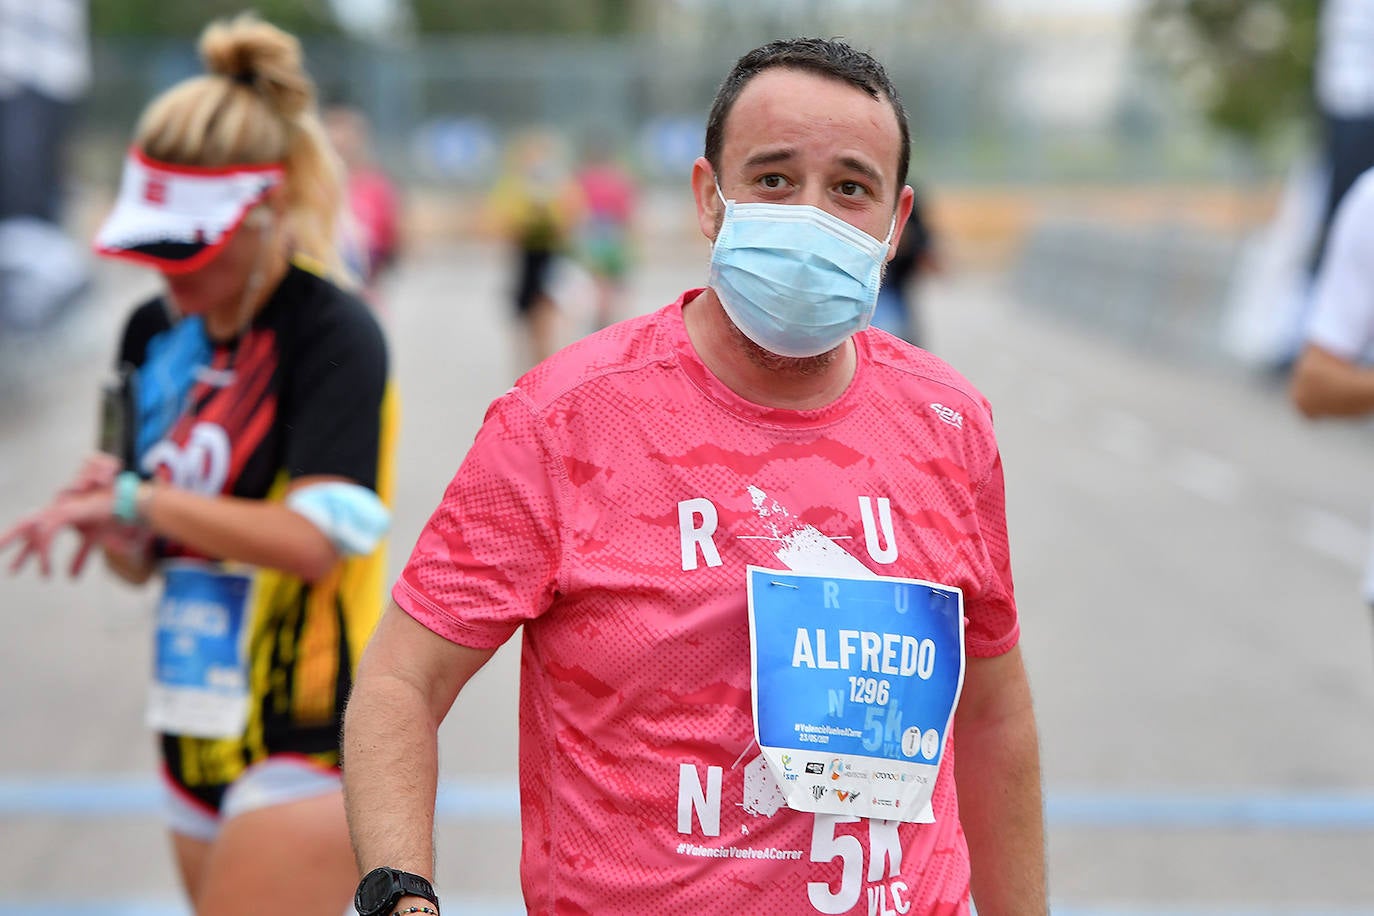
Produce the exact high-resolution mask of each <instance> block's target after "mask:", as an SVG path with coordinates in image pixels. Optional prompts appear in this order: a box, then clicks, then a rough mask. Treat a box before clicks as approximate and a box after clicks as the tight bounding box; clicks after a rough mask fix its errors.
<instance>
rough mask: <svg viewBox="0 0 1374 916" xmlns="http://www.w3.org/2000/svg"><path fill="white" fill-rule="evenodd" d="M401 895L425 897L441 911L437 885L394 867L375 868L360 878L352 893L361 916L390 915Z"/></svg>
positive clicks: (354, 906) (436, 909) (354, 903)
mask: <svg viewBox="0 0 1374 916" xmlns="http://www.w3.org/2000/svg"><path fill="white" fill-rule="evenodd" d="M402 897H423V898H425V899H426V900H428V901H429V902H430V903H432V904H434V911H435V912H436V913H437V912H438V911H439V895H438V894H436V893H434V885H432V884H430V883H429V882H428V881H426V880H425V879H424V878H421V877H420V876H419V875H412V874H411V873H410V872H408V871H400V870H399V869H395V868H374V869H372V871H370V872H368V873H367V874H365V875H363V880H361V881H359V882H358V893H356V894H354V895H353V908H354V909H355V910H357V911H358V913H359V916H391V914H392V913H393V912H394V909H393V908H394V907H395V906H396V901H397V900H400V899H401V898H402Z"/></svg>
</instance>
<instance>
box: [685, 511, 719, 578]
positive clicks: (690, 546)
mask: <svg viewBox="0 0 1374 916" xmlns="http://www.w3.org/2000/svg"><path fill="white" fill-rule="evenodd" d="M698 519H700V524H697V520H698ZM718 524H720V517H719V516H718V515H717V514H716V506H715V504H714V503H712V502H711V501H710V500H709V499H706V498H704V497H697V498H696V499H684V500H683V501H682V502H680V503H678V504H677V526H678V531H679V533H680V534H681V535H682V568H683V570H689V569H696V568H697V549H698V548H700V549H701V555H702V556H703V557H705V558H706V565H707V566H719V565H720V552H719V551H717V550H716V545H715V542H714V541H712V540H711V535H713V534H715V533H716V526H717V525H718Z"/></svg>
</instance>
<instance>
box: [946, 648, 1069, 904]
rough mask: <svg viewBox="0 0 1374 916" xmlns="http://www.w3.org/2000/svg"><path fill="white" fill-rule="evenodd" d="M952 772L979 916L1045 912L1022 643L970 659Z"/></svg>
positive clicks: (1036, 766)
mask: <svg viewBox="0 0 1374 916" xmlns="http://www.w3.org/2000/svg"><path fill="white" fill-rule="evenodd" d="M954 735H955V748H956V752H955V756H954V774H955V781H956V784H957V786H958V790H959V817H960V820H961V821H962V822H963V826H964V834H965V836H966V837H967V839H968V846H969V859H970V862H971V866H972V869H973V900H974V903H976V904H977V906H978V912H979V914H980V916H1044V914H1045V913H1047V912H1048V910H1049V903H1048V891H1047V887H1046V876H1045V823H1044V808H1043V801H1042V798H1041V790H1040V745H1039V738H1038V737H1037V734H1036V728H1035V713H1034V710H1033V709H1032V707H1031V697H1030V686H1029V684H1028V683H1027V681H1026V671H1025V668H1024V666H1023V664H1022V660H1021V650H1020V648H1014V649H1012V650H1011V651H1010V652H1008V653H1006V654H1005V655H1000V656H998V657H996V658H971V659H969V661H968V668H967V670H966V671H965V675H964V690H963V694H962V696H961V698H960V700H959V707H958V711H957V712H956V713H955V726H954Z"/></svg>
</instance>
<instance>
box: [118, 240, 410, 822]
mask: <svg viewBox="0 0 1374 916" xmlns="http://www.w3.org/2000/svg"><path fill="white" fill-rule="evenodd" d="M119 361H120V363H121V365H122V366H124V367H126V371H128V372H130V374H131V376H132V378H133V380H134V384H133V391H134V401H135V402H136V404H137V409H136V411H135V413H136V424H135V435H134V436H133V440H134V441H133V442H132V443H131V446H130V447H131V450H132V452H133V454H131V455H129V456H126V460H127V461H129V463H130V465H131V466H133V467H136V468H137V469H138V470H139V471H140V473H143V474H144V475H146V476H157V477H158V478H160V479H162V480H164V481H165V482H167V483H170V484H171V485H173V486H177V487H181V488H185V489H191V490H194V491H196V492H199V493H203V494H206V495H221V494H222V495H231V496H236V497H243V498H248V499H265V500H280V499H282V498H283V496H284V493H285V490H286V488H287V486H288V484H289V482H290V481H291V480H293V479H297V478H300V477H305V476H316V475H327V476H331V477H343V478H347V479H349V480H351V481H353V482H355V483H358V484H360V485H362V486H364V487H368V488H370V489H372V490H374V491H375V492H376V493H377V494H378V495H379V496H380V497H381V499H382V500H383V502H385V503H386V504H387V505H390V503H391V495H392V494H391V490H392V466H391V462H392V453H393V442H394V425H395V421H396V404H395V395H394V392H393V390H392V386H391V384H390V382H389V373H388V363H387V352H386V344H385V340H384V338H383V335H382V332H381V329H380V328H379V327H378V325H377V322H376V320H375V319H374V318H373V315H372V312H371V311H370V309H369V308H368V307H367V306H366V305H365V304H364V303H363V302H362V301H361V300H359V299H358V298H356V297H355V296H353V295H352V294H350V293H347V292H345V291H343V290H341V289H339V288H338V287H337V286H335V285H333V284H332V283H330V282H329V281H328V280H326V279H324V278H323V277H321V276H319V275H317V274H316V273H314V272H312V271H310V270H308V269H305V268H304V267H303V266H302V265H301V264H300V263H295V264H293V265H292V266H291V268H290V269H289V270H288V272H287V274H286V275H285V277H284V278H283V279H282V281H281V283H280V284H279V285H278V287H277V289H276V290H275V291H274V292H273V294H272V296H271V297H270V299H269V300H268V302H267V303H266V304H265V305H264V306H263V308H262V309H260V310H259V312H258V314H257V315H256V316H255V317H254V319H253V321H252V323H251V324H250V326H249V327H248V328H247V329H246V330H245V331H244V332H242V333H241V334H240V335H239V336H238V337H237V338H236V339H234V340H232V341H228V342H212V341H210V340H209V339H208V337H207V336H206V335H205V332H204V328H203V326H202V325H201V323H200V319H198V318H177V317H176V316H175V315H174V313H173V311H172V309H171V308H170V307H169V304H168V302H167V301H166V300H165V298H163V297H158V298H155V299H152V300H150V301H148V302H146V303H144V304H143V305H142V306H140V307H139V308H137V309H136V310H135V311H134V313H133V314H132V316H131V317H130V319H129V322H128V324H127V326H126V328H125V333H124V337H123V342H122V344H121V347H120V353H119ZM155 550H156V553H157V556H158V557H159V559H163V560H171V559H204V560H215V559H217V558H214V557H201V556H198V555H197V554H196V553H195V551H193V550H191V549H189V548H188V547H187V546H185V545H181V544H177V543H173V542H168V541H159V542H158V543H157V544H156V547H155ZM385 564H386V558H385V553H384V547H383V546H379V547H378V548H377V549H376V550H375V551H374V552H373V553H371V554H368V555H366V556H357V557H348V558H345V559H344V560H342V561H341V562H340V563H339V564H337V565H336V566H335V568H334V569H333V570H332V571H331V572H330V573H329V574H328V575H326V576H324V577H323V578H321V579H319V580H317V581H315V582H305V581H303V580H302V579H300V578H298V577H296V576H293V575H289V574H286V573H284V572H281V571H278V570H273V569H265V568H264V569H257V570H255V571H254V572H253V578H254V582H253V588H252V590H251V594H252V596H253V597H252V605H251V608H250V610H249V612H248V616H247V617H246V618H245V620H246V621H247V622H246V624H245V626H246V628H247V634H248V635H247V642H246V645H247V650H246V656H247V671H246V674H247V686H248V693H249V698H250V699H249V702H250V708H249V714H248V720H247V722H248V724H247V727H246V730H245V731H244V733H243V734H242V735H241V736H240V737H237V738H232V737H231V738H196V737H188V736H185V735H164V736H163V752H164V756H165V764H166V767H167V770H168V773H169V775H170V776H171V778H172V779H173V780H174V781H175V782H176V783H178V784H179V785H180V786H182V787H183V788H185V789H186V790H187V791H189V792H190V793H191V794H192V795H194V796H195V797H197V798H198V799H200V800H201V801H202V802H204V803H206V804H207V805H209V806H211V807H213V808H216V809H217V808H218V806H219V802H220V799H221V797H222V795H223V792H224V790H225V788H227V787H228V785H229V784H230V783H232V782H233V781H234V780H235V779H236V778H237V776H238V775H239V774H240V773H242V772H243V770H244V769H246V768H247V767H248V766H250V765H251V764H253V763H256V762H258V761H260V760H262V759H264V758H266V757H268V756H271V755H277V754H297V755H305V756H308V757H309V758H311V759H312V760H314V761H315V762H317V763H319V764H322V765H324V766H337V765H338V741H339V732H340V727H341V724H342V715H343V705H344V702H345V700H346V698H347V696H348V692H349V690H350V688H351V686H352V678H353V672H354V670H355V668H356V666H357V662H358V658H359V656H360V654H361V652H362V648H363V645H364V643H365V642H366V640H367V639H368V637H369V636H370V635H371V632H372V629H373V627H374V626H375V625H376V622H377V619H378V617H379V615H380V613H381V607H382V601H383V594H384V587H385V575H386V569H385Z"/></svg>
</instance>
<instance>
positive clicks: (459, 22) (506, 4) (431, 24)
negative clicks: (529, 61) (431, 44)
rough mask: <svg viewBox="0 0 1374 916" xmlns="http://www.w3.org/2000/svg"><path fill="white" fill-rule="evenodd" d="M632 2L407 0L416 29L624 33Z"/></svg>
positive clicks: (629, 27)
mask: <svg viewBox="0 0 1374 916" xmlns="http://www.w3.org/2000/svg"><path fill="white" fill-rule="evenodd" d="M637 6H638V4H637V2H636V0H463V2H461V3H455V2H453V0H411V11H412V13H413V16H414V22H415V27H416V29H417V30H418V31H420V32H469V33H472V32H488V33H495V32H505V33H527V34H582V35H623V34H625V33H627V32H629V31H631V30H632V29H633V28H634V25H635V17H636V7H637Z"/></svg>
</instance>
